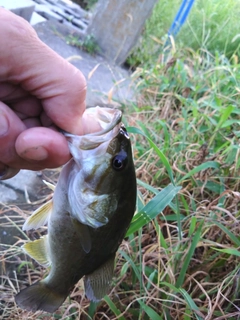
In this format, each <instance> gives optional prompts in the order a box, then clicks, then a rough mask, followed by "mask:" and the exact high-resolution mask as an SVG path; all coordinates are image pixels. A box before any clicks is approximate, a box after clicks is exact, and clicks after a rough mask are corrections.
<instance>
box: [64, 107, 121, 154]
mask: <svg viewBox="0 0 240 320" xmlns="http://www.w3.org/2000/svg"><path fill="white" fill-rule="evenodd" d="M85 113H86V118H87V119H88V121H89V125H90V124H91V119H94V122H95V123H96V122H97V123H98V126H99V128H100V130H99V131H97V132H92V133H87V134H83V135H80V136H78V135H74V134H71V133H67V132H63V134H64V136H65V137H66V139H67V141H68V144H69V149H70V152H71V154H72V155H73V157H74V158H75V156H76V149H78V150H79V149H80V150H91V149H95V148H97V147H98V146H99V145H100V144H103V143H104V142H109V141H110V140H112V139H114V138H115V137H116V136H117V135H118V133H119V130H120V128H121V127H122V123H121V120H122V112H121V111H120V110H118V109H111V108H102V107H94V108H88V109H86V111H85Z"/></svg>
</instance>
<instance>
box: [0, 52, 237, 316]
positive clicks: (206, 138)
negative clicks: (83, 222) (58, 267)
mask: <svg viewBox="0 0 240 320" xmlns="http://www.w3.org/2000/svg"><path fill="white" fill-rule="evenodd" d="M162 61H164V59H162V60H160V61H159V63H158V64H157V65H156V66H154V67H153V69H152V70H144V69H141V70H140V69H139V70H137V71H136V73H135V75H134V76H135V79H136V80H137V81H138V87H139V89H140V94H139V97H138V103H137V104H136V105H135V106H134V108H132V109H130V110H128V112H125V121H126V122H127V123H128V125H129V126H130V127H137V128H139V129H141V130H142V131H143V132H144V133H145V135H147V136H148V137H151V139H152V140H153V141H154V143H155V144H156V145H157V147H158V149H159V150H161V151H162V152H163V153H164V154H165V156H166V158H167V162H165V163H163V161H162V158H160V157H159V155H158V154H157V153H156V152H155V151H156V150H153V148H150V147H149V142H148V141H147V139H145V138H143V137H142V136H140V135H138V134H133V135H132V140H133V146H134V156H135V164H136V172H137V177H138V179H139V189H138V190H139V199H138V205H137V207H138V209H139V211H141V210H142V209H141V208H142V207H143V206H144V205H145V204H146V203H149V202H150V201H152V199H154V193H155V194H158V192H159V190H162V189H163V188H164V187H166V186H167V185H168V184H169V183H170V182H174V183H175V184H176V185H181V187H182V189H181V191H180V192H179V194H178V196H177V197H176V199H175V200H174V201H173V202H172V203H171V204H170V206H168V207H166V208H165V209H164V210H163V211H162V212H159V215H158V216H157V217H156V218H154V219H153V220H152V221H151V222H150V223H147V224H146V225H145V226H144V227H143V228H140V229H139V230H138V232H135V233H132V234H130V235H129V237H128V238H127V239H126V240H125V241H123V243H122V245H121V247H120V249H119V251H118V258H117V260H116V275H115V278H114V280H113V289H112V291H111V293H110V295H109V297H105V298H104V300H103V301H102V302H101V303H99V304H98V305H94V304H93V303H91V304H90V303H89V301H87V300H86V299H85V297H84V292H83V287H82V283H81V281H80V282H79V283H78V284H77V285H76V287H75V289H74V290H73V292H72V293H71V295H70V297H69V298H68V299H67V300H66V301H65V303H64V304H63V306H61V308H60V309H59V310H58V311H57V312H56V313H55V314H54V315H52V316H50V315H48V314H44V313H42V312H37V313H35V314H32V313H26V312H25V311H23V310H20V309H19V308H17V306H16V305H15V303H14V295H15V294H16V292H18V291H19V288H22V287H23V286H25V285H28V284H31V283H32V282H35V281H37V280H39V279H42V278H43V277H44V275H45V274H46V272H47V271H46V270H45V269H44V268H42V267H40V266H38V265H37V264H36V263H35V262H33V261H30V259H28V258H27V257H26V256H24V255H21V253H20V249H19V246H20V245H21V244H22V243H23V241H25V240H26V235H25V234H24V233H22V232H21V231H19V232H20V235H21V236H19V237H18V238H16V243H15V244H14V245H11V246H7V245H6V246H4V245H3V246H2V249H1V252H0V255H1V261H2V264H3V266H5V265H6V264H7V263H8V262H9V263H10V265H11V266H13V268H12V270H13V271H12V272H10V273H8V272H6V268H4V269H3V271H4V272H3V274H2V276H1V278H0V294H1V302H0V303H1V308H0V310H1V317H2V319H11V320H12V319H25V318H26V319H95V320H100V319H101V320H103V319H111V320H113V319H121V320H124V319H133V320H135V319H143V320H145V319H156V320H158V319H160V320H161V319H167V320H170V319H183V320H188V319H206V320H227V319H228V320H229V319H232V320H237V319H240V273H239V266H240V251H239V248H240V238H239V234H240V223H239V204H240V202H239V200H240V191H239V186H240V184H239V183H240V180H239V176H240V162H239V147H238V145H239V137H240V135H239V132H240V130H239V129H240V119H239V114H240V113H239V110H238V109H239V87H240V71H239V68H240V66H238V65H235V66H231V65H230V64H226V63H225V64H224V63H223V61H221V63H220V62H219V60H218V61H216V60H215V59H214V57H211V56H206V53H205V56H204V55H202V56H198V55H196V54H195V53H193V52H191V51H187V52H181V54H180V55H179V54H178V55H174V57H173V59H172V60H171V61H170V62H169V63H167V64H166V63H162ZM130 131H131V129H130ZM167 164H169V165H170V173H171V175H172V177H173V178H171V176H170V175H169V169H168V167H167ZM172 179H173V180H174V181H172ZM53 180H54V179H53ZM1 210H2V211H1V215H0V217H6V216H7V217H8V218H7V221H6V220H4V221H5V222H4V223H5V226H6V227H10V226H13V225H14V227H15V228H20V227H21V225H22V224H23V221H24V219H25V218H26V216H27V215H28V214H30V212H29V208H25V209H24V210H23V211H21V210H19V209H18V208H17V207H10V208H8V207H5V208H4V207H3V208H2V209H1ZM147 214H148V213H147ZM1 221H3V220H1ZM42 231H43V232H45V231H44V230H42ZM29 236H30V237H34V233H33V234H29Z"/></svg>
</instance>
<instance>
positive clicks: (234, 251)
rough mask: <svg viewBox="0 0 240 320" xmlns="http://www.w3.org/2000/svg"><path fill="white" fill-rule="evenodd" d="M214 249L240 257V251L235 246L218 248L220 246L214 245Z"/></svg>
mask: <svg viewBox="0 0 240 320" xmlns="http://www.w3.org/2000/svg"><path fill="white" fill-rule="evenodd" d="M212 249H213V250H216V251H219V252H223V253H227V254H231V255H233V256H237V257H240V251H238V250H237V249H234V248H226V249H218V248H214V247H212Z"/></svg>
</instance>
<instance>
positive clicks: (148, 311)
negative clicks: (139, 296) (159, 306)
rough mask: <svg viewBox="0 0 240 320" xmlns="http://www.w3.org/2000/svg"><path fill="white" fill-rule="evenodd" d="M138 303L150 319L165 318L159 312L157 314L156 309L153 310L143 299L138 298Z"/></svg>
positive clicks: (161, 319) (158, 319)
mask: <svg viewBox="0 0 240 320" xmlns="http://www.w3.org/2000/svg"><path fill="white" fill-rule="evenodd" d="M138 303H139V304H140V306H141V307H142V309H143V310H144V311H145V312H146V314H147V315H148V316H149V319H154V320H163V318H162V317H161V316H160V315H159V314H157V312H156V311H155V310H153V309H152V308H151V307H150V306H148V305H146V304H145V303H144V302H143V301H142V300H138Z"/></svg>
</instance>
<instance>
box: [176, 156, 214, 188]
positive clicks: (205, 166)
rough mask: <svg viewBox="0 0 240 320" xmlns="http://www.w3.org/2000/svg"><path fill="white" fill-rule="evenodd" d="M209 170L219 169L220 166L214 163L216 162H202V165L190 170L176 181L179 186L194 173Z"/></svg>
mask: <svg viewBox="0 0 240 320" xmlns="http://www.w3.org/2000/svg"><path fill="white" fill-rule="evenodd" d="M209 168H213V169H219V168H220V164H219V163H218V162H216V161H208V162H204V163H202V164H200V165H199V166H197V167H195V168H194V169H192V170H190V171H189V172H188V173H187V174H186V175H185V176H184V177H182V178H181V179H180V180H179V181H178V184H180V183H181V182H183V181H184V180H186V179H188V178H190V177H192V176H194V175H195V174H196V173H198V172H200V171H203V170H207V169H209Z"/></svg>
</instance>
